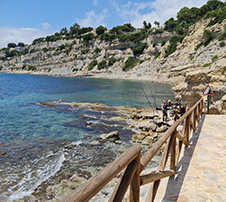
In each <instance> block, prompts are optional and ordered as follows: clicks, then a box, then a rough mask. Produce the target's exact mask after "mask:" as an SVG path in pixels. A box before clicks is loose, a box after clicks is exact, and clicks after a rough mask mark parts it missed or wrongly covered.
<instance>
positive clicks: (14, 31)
mask: <svg viewBox="0 0 226 202" xmlns="http://www.w3.org/2000/svg"><path fill="white" fill-rule="evenodd" d="M52 34H53V33H52V32H50V31H43V30H39V29H34V28H8V27H0V39H1V40H0V48H2V47H7V44H8V43H16V44H17V43H18V42H23V43H25V44H31V43H32V42H33V40H34V39H36V38H39V37H45V36H47V35H52Z"/></svg>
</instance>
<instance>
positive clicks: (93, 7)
mask: <svg viewBox="0 0 226 202" xmlns="http://www.w3.org/2000/svg"><path fill="white" fill-rule="evenodd" d="M206 2H207V0H189V1H188V0H149V1H147V0H143V1H139V0H130V1H128V0H109V1H106V0H79V1H78V0H64V1H62V0H0V48H2V47H7V44H8V43H16V44H18V43H19V42H23V43H25V44H31V43H32V41H33V40H34V39H36V38H39V37H46V36H50V35H52V34H54V33H56V32H60V30H61V29H62V28H64V27H66V28H67V29H68V30H69V29H70V26H72V25H73V24H74V23H75V22H76V23H78V24H79V25H80V26H81V27H89V26H90V27H93V28H96V27H98V26H100V25H103V26H105V27H107V28H108V29H111V28H113V27H116V26H118V25H123V24H125V23H131V24H132V25H133V26H134V27H136V28H141V27H143V21H144V20H145V21H146V22H147V23H148V22H150V23H151V24H152V26H155V25H154V21H158V22H160V25H162V24H164V22H165V21H166V20H168V19H169V18H171V17H174V19H176V15H177V12H178V11H180V9H181V8H183V7H185V6H186V7H189V8H191V7H198V8H200V7H201V6H202V5H204V4H205V3H206Z"/></svg>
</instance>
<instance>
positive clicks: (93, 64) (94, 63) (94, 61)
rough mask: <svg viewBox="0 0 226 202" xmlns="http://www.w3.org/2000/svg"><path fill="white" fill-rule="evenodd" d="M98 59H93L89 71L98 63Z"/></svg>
mask: <svg viewBox="0 0 226 202" xmlns="http://www.w3.org/2000/svg"><path fill="white" fill-rule="evenodd" d="M97 63H98V62H97V60H93V61H92V62H91V63H90V64H89V67H88V71H90V70H92V69H93V68H94V67H95V66H96V65H97Z"/></svg>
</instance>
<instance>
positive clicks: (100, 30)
mask: <svg viewBox="0 0 226 202" xmlns="http://www.w3.org/2000/svg"><path fill="white" fill-rule="evenodd" d="M105 31H107V28H106V27H103V26H102V25H100V26H99V27H97V29H96V33H97V35H101V34H103V33H104V32H105Z"/></svg>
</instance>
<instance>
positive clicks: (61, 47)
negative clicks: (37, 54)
mask: <svg viewBox="0 0 226 202" xmlns="http://www.w3.org/2000/svg"><path fill="white" fill-rule="evenodd" d="M63 49H65V45H64V44H61V45H60V46H59V47H58V48H57V51H62V50H63Z"/></svg>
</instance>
